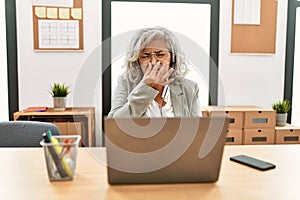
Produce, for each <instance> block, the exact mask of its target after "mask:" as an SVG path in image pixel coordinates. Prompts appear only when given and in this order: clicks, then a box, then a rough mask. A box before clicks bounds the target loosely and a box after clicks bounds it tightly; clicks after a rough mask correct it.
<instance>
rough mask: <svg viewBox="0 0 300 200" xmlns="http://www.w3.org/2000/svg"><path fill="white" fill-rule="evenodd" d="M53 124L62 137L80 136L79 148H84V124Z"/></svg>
mask: <svg viewBox="0 0 300 200" xmlns="http://www.w3.org/2000/svg"><path fill="white" fill-rule="evenodd" d="M53 124H55V125H56V126H57V127H58V129H59V131H60V134H61V135H80V136H81V140H80V142H79V146H80V147H82V146H84V145H83V143H82V140H83V139H84V138H83V133H84V131H83V130H82V128H83V126H82V125H83V123H82V122H53Z"/></svg>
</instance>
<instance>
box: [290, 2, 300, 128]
mask: <svg viewBox="0 0 300 200" xmlns="http://www.w3.org/2000/svg"><path fill="white" fill-rule="evenodd" d="M295 28H296V30H295V52H294V56H295V57H294V77H293V112H292V120H291V124H293V125H297V126H300V93H299V89H300V56H299V54H300V7H298V8H297V14H296V27H295Z"/></svg>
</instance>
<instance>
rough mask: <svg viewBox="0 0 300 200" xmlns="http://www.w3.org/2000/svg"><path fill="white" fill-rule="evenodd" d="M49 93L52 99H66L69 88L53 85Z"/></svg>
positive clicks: (57, 84) (63, 85) (58, 84)
mask: <svg viewBox="0 0 300 200" xmlns="http://www.w3.org/2000/svg"><path fill="white" fill-rule="evenodd" d="M50 93H51V95H52V96H53V97H66V96H67V95H68V94H70V90H69V86H66V85H65V84H60V83H54V84H53V85H52V86H51V92H50Z"/></svg>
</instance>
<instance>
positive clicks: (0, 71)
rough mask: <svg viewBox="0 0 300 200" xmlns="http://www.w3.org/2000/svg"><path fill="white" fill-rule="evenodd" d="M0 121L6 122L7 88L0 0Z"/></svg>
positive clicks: (0, 2)
mask: <svg viewBox="0 0 300 200" xmlns="http://www.w3.org/2000/svg"><path fill="white" fill-rule="evenodd" d="M0 30H1V31H0V97H1V98H0V121H7V120H8V119H9V114H8V86H7V54H6V31H4V30H6V22H5V1H4V0H0Z"/></svg>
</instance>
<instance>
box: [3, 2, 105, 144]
mask: <svg viewBox="0 0 300 200" xmlns="http://www.w3.org/2000/svg"><path fill="white" fill-rule="evenodd" d="M16 9H17V38H18V73H19V74H18V76H19V99H20V101H19V107H20V109H24V108H26V107H28V106H49V107H53V105H52V97H51V95H50V94H49V87H50V84H52V83H53V82H54V81H56V82H62V83H66V84H67V85H69V86H70V88H71V94H70V95H69V96H68V102H67V106H68V107H71V106H94V107H95V108H96V131H97V133H96V144H101V141H100V138H101V137H100V130H101V123H100V122H101V121H100V119H99V116H101V115H102V114H101V111H100V108H101V102H100V100H99V97H100V92H101V91H100V89H99V85H98V84H99V82H101V81H96V82H95V81H91V80H89V78H87V77H86V76H85V75H83V73H86V70H87V68H86V66H87V63H89V62H90V61H91V60H93V61H94V62H93V64H94V65H93V68H94V67H95V66H96V67H97V68H98V70H99V71H100V70H101V65H100V63H101V60H100V59H99V58H98V59H95V58H94V57H93V56H90V55H92V54H93V53H94V52H95V49H96V48H97V47H98V45H99V44H100V41H101V1H83V13H84V16H83V19H84V28H83V29H84V51H82V52H49V51H48V52H36V51H34V50H33V25H32V0H22V1H16ZM1 13H2V12H1ZM91 57H92V58H91ZM91 73H94V72H91ZM78 82H81V84H78ZM89 83H90V85H89ZM76 84H77V85H76ZM78 85H81V86H82V85H84V86H86V89H85V90H82V88H81V87H79V86H78ZM76 87H77V88H76ZM96 88H97V89H96ZM89 90H92V91H91V92H89V93H87V91H89ZM75 91H76V92H77V93H76V92H75ZM78 92H82V94H78ZM74 96H76V99H75V98H74V99H73V97H74Z"/></svg>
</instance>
